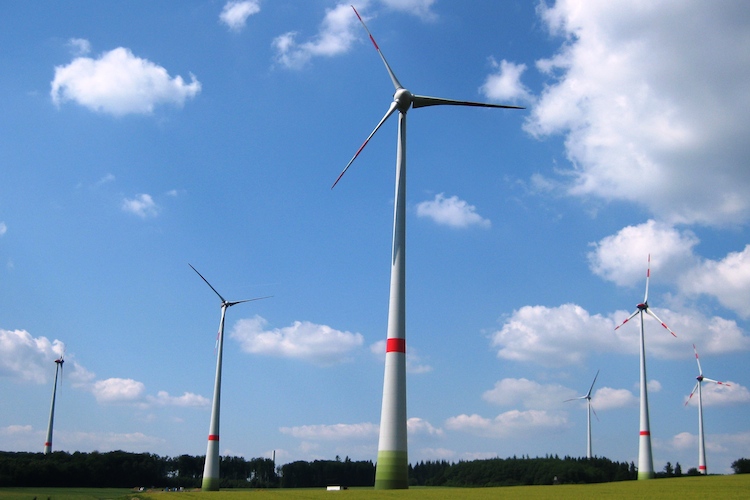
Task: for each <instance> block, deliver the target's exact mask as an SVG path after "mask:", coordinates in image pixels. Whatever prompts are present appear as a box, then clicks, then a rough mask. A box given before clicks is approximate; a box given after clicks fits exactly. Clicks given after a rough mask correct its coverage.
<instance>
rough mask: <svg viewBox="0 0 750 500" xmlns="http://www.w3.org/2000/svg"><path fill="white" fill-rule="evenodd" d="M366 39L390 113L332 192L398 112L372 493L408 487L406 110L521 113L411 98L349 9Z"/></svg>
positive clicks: (437, 98) (483, 104)
mask: <svg viewBox="0 0 750 500" xmlns="http://www.w3.org/2000/svg"><path fill="white" fill-rule="evenodd" d="M352 9H354V13H355V14H356V15H357V18H358V19H359V21H360V22H361V23H362V26H363V27H364V29H365V31H366V32H367V35H368V36H369V37H370V41H371V42H372V44H373V45H374V46H375V50H377V52H378V54H379V55H380V58H381V59H382V61H383V64H384V65H385V69H386V71H387V72H388V76H389V77H390V79H391V82H392V83H393V86H394V87H395V89H396V91H395V93H394V94H393V101H392V102H391V104H390V106H389V108H388V111H386V113H385V115H384V116H383V118H382V119H381V120H380V122H379V123H378V124H377V125H376V126H375V129H374V130H373V131H372V132H371V133H370V135H369V136H368V137H367V139H365V142H364V143H362V145H361V146H360V147H359V149H358V150H357V152H356V153H355V154H354V156H353V157H352V159H351V160H349V163H348V164H347V165H346V167H344V170H343V171H342V172H341V174H339V176H338V178H337V179H336V182H334V183H333V186H331V189H333V187H335V186H336V184H337V183H338V182H339V180H340V179H341V177H342V176H343V175H344V173H346V171H347V170H348V169H349V166H351V164H352V162H354V160H355V159H356V158H357V156H359V154H360V153H361V152H362V150H363V149H364V147H365V146H366V145H367V143H368V142H369V141H370V139H371V138H372V136H374V135H375V133H376V132H377V131H378V129H380V127H381V126H382V125H383V123H385V121H386V120H387V119H388V118H389V117H390V116H391V115H392V114H393V113H394V112H396V111H398V140H397V146H396V189H395V197H394V207H393V248H392V253H391V284H390V299H389V302H388V332H387V337H386V348H385V352H386V355H385V375H384V380H383V404H382V407H381V415H380V438H379V442H378V458H377V466H376V469H375V488H376V489H403V488H408V487H409V477H408V473H409V461H408V452H407V439H406V293H405V283H406V282H405V277H406V272H405V266H406V112H407V111H409V109H410V108H415V109H416V108H422V107H426V106H440V105H451V106H480V107H486V108H512V109H523V108H521V107H519V106H505V105H500V104H486V103H480V102H470V101H455V100H451V99H444V98H440V97H427V96H421V95H416V94H412V93H411V92H409V91H408V90H407V89H405V88H404V87H403V86H402V85H401V83H400V82H399V81H398V79H397V78H396V75H395V74H394V73H393V71H392V70H391V67H390V66H389V65H388V61H386V59H385V56H384V55H383V53H382V52H381V50H380V47H378V44H377V43H376V42H375V39H374V38H373V36H372V34H371V33H370V30H369V29H368V28H367V25H366V24H365V22H364V21H363V20H362V17H361V16H360V15H359V13H358V12H357V9H355V8H354V6H352Z"/></svg>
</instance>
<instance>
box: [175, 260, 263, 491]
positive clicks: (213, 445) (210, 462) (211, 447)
mask: <svg viewBox="0 0 750 500" xmlns="http://www.w3.org/2000/svg"><path fill="white" fill-rule="evenodd" d="M188 266H190V267H191V268H192V270H193V271H195V272H196V273H198V276H200V277H201V279H202V280H203V281H205V282H206V284H207V285H208V286H209V287H210V288H211V290H213V291H214V293H215V294H216V295H218V296H219V299H221V321H220V322H219V334H218V337H217V340H216V348H217V354H216V380H215V382H214V399H213V404H212V406H211V423H210V425H209V428H208V447H207V448H206V463H205V465H204V467H203V483H202V487H201V489H202V490H203V491H218V490H219V482H220V481H219V408H220V406H221V360H222V356H223V353H224V317H225V315H226V312H227V309H228V308H230V307H232V306H236V305H237V304H242V303H243V302H252V301H254V300H261V299H267V298H268V297H258V298H255V299H246V300H236V301H232V302H230V301H228V300H226V299H224V297H222V296H221V294H220V293H219V292H217V291H216V288H214V287H213V286H211V283H209V282H208V280H207V279H206V278H204V277H203V275H202V274H201V273H199V272H198V270H197V269H196V268H194V267H193V266H192V265H191V264H188Z"/></svg>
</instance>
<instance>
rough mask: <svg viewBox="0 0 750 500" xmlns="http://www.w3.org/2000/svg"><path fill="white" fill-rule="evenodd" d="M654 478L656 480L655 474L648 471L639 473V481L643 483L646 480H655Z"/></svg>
mask: <svg viewBox="0 0 750 500" xmlns="http://www.w3.org/2000/svg"><path fill="white" fill-rule="evenodd" d="M653 478H654V473H653V472H648V471H643V472H641V471H638V480H639V481H643V480H644V479H653Z"/></svg>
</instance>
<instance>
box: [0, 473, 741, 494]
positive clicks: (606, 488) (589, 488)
mask: <svg viewBox="0 0 750 500" xmlns="http://www.w3.org/2000/svg"><path fill="white" fill-rule="evenodd" d="M34 497H36V498H37V500H46V499H47V498H49V499H50V500H93V499H116V500H133V499H139V500H167V499H171V498H174V499H175V500H181V499H185V500H189V499H191V500H192V499H209V500H211V499H216V500H245V499H247V500H253V499H258V500H287V499H288V500H308V499H309V500H317V499H327V500H331V499H334V500H335V499H342V500H343V499H345V500H378V499H391V498H393V499H410V500H411V499H413V500H439V499H443V498H461V499H466V500H489V499H498V498H501V499H502V498H508V499H510V498H512V499H522V500H523V499H541V498H554V499H555V500H557V499H561V500H567V499H580V498H596V499H600V498H604V499H610V498H624V499H636V498H644V499H645V498H648V499H662V498H676V499H680V500H687V499H700V500H705V499H711V498H720V499H722V500H724V499H734V498H737V499H740V498H742V499H747V498H750V474H738V475H728V476H709V477H681V478H670V479H655V480H652V481H624V482H617V483H603V484H586V485H560V486H513V487H504V488H411V489H408V490H392V491H375V490H372V489H369V488H353V489H351V490H346V491H326V490H325V489H323V488H320V489H277V490H222V491H218V492H211V493H202V492H200V491H185V492H176V493H175V492H148V493H136V492H133V491H129V490H123V489H96V488H0V500H5V499H13V500H32V499H33V498H34Z"/></svg>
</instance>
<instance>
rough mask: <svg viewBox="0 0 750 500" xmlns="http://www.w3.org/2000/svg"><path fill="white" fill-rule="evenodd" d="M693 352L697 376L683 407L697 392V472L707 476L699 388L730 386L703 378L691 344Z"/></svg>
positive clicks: (696, 350)
mask: <svg viewBox="0 0 750 500" xmlns="http://www.w3.org/2000/svg"><path fill="white" fill-rule="evenodd" d="M693 351H694V352H695V361H697V362H698V376H697V377H696V380H697V381H698V382H696V384H695V387H693V391H692V392H691V393H690V396H688V399H687V401H685V406H687V404H688V403H689V402H690V399H691V398H692V397H693V394H695V391H698V472H700V473H701V474H708V471H707V469H706V439H705V435H704V434H703V396H702V391H701V387H702V385H703V382H713V383H714V384H719V385H727V386H728V385H731V384H727V383H724V382H719V381H718V380H713V379H710V378H708V377H704V376H703V368H701V360H700V359H699V358H698V349H696V348H695V344H693Z"/></svg>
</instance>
